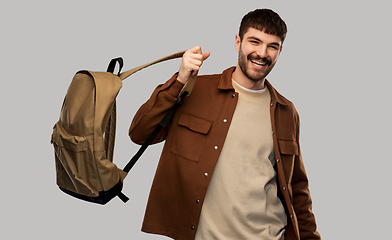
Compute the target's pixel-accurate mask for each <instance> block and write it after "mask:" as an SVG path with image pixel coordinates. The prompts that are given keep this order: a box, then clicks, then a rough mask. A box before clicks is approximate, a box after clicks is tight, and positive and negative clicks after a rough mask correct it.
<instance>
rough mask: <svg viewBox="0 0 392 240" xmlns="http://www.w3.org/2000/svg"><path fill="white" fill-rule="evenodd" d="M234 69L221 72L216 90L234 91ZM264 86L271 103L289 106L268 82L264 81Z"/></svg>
mask: <svg viewBox="0 0 392 240" xmlns="http://www.w3.org/2000/svg"><path fill="white" fill-rule="evenodd" d="M234 70H235V67H230V68H228V69H226V70H225V71H223V72H222V76H221V79H220V81H219V85H218V88H219V89H221V90H234V87H233V85H232V84H231V79H232V75H233V72H234ZM265 85H266V86H267V88H268V90H269V91H270V94H271V102H278V103H279V104H281V105H284V106H287V105H289V103H290V102H289V101H288V100H287V99H286V98H285V97H283V96H282V95H281V94H280V93H279V92H278V91H276V89H275V88H274V87H273V86H272V85H271V83H270V82H269V81H268V80H265Z"/></svg>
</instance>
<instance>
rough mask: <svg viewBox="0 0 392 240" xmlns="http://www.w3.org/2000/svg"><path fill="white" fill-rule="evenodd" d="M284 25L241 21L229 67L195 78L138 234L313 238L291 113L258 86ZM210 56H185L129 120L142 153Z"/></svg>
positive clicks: (261, 17)
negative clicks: (232, 64)
mask: <svg viewBox="0 0 392 240" xmlns="http://www.w3.org/2000/svg"><path fill="white" fill-rule="evenodd" d="M286 32H287V29H286V24H285V23H284V21H283V20H282V19H281V18H280V17H279V15H278V14H276V13H275V12H273V11H272V10H268V9H261V10H260V9H259V10H255V11H252V12H250V13H248V14H247V15H245V16H244V18H243V19H242V22H241V26H240V31H239V34H238V35H237V36H236V38H235V47H236V50H237V51H238V63H237V66H236V67H231V68H229V69H227V70H225V71H224V72H223V73H222V74H217V75H208V76H199V77H198V78H197V81H196V83H195V85H194V88H193V91H192V93H191V95H190V96H189V97H186V98H185V100H184V104H183V105H182V106H180V107H178V108H177V110H176V112H175V114H174V116H173V119H172V121H171V124H170V125H169V126H168V127H167V128H166V129H164V130H162V131H161V132H160V134H159V135H158V136H157V138H156V139H155V142H160V141H164V140H166V142H165V146H164V148H163V150H162V155H161V158H160V161H159V164H158V167H157V171H156V175H155V179H154V182H153V185H152V188H151V192H150V197H149V201H148V205H147V209H146V214H145V219H144V222H143V227H142V231H144V232H148V233H155V234H162V235H166V236H168V237H171V238H173V239H177V240H185V239H186V240H188V239H197V240H199V239H200V240H201V239H202V240H210V239H224V240H227V239H236V240H239V239H241V240H242V239H263V240H267V239H268V240H282V239H286V240H294V239H297V240H299V239H320V235H319V234H318V232H317V230H316V222H315V218H314V215H313V213H312V201H311V197H310V193H309V189H308V179H307V176H306V172H305V168H304V165H303V161H302V158H301V151H300V147H299V117H298V113H297V112H296V110H295V108H294V106H293V104H292V103H291V102H290V101H288V100H287V99H286V98H284V97H283V96H282V95H280V94H279V93H278V92H277V91H276V90H275V89H274V88H273V87H272V86H271V84H270V83H269V82H268V81H267V80H266V79H265V78H266V76H267V75H268V73H269V72H270V71H271V70H272V68H273V67H274V65H275V63H276V62H277V60H278V58H279V54H280V52H281V51H282V44H283V41H284V39H285V36H286ZM209 55H210V53H209V52H204V53H203V52H202V51H201V48H200V47H198V46H197V47H194V48H192V49H190V50H188V51H187V52H186V53H185V54H184V56H183V59H182V63H181V66H180V70H179V72H178V73H176V74H175V75H174V76H173V77H172V78H171V79H170V80H168V81H167V82H166V83H165V84H162V85H159V86H158V87H157V88H156V89H155V91H154V92H153V94H152V96H151V97H150V99H149V100H148V101H147V102H146V103H145V104H143V106H142V107H141V108H140V109H139V111H138V112H137V114H136V115H135V117H134V119H133V121H132V124H131V127H130V131H129V134H130V137H131V139H132V140H133V141H134V142H136V143H138V144H142V143H143V142H144V141H145V140H146V138H147V137H148V136H149V134H150V133H151V132H152V131H153V129H154V128H155V126H156V125H157V124H158V123H159V121H160V120H161V119H162V117H163V116H164V115H165V113H166V112H167V110H168V109H169V108H170V107H171V106H172V105H173V104H174V103H175V102H176V99H177V97H178V94H179V92H180V91H181V89H182V88H183V86H184V84H185V83H186V82H187V80H188V78H189V77H190V76H191V75H195V74H197V71H198V70H199V68H200V66H201V65H202V63H203V61H204V60H206V59H207V58H208V57H209Z"/></svg>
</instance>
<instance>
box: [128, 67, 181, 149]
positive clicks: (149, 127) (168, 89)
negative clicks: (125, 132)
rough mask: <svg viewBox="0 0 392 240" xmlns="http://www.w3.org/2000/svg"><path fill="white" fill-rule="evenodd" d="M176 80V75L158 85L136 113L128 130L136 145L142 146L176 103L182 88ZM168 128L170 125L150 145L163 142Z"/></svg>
mask: <svg viewBox="0 0 392 240" xmlns="http://www.w3.org/2000/svg"><path fill="white" fill-rule="evenodd" d="M176 78H177V74H175V75H173V77H172V78H171V79H169V80H168V81H167V82H166V83H164V84H161V85H159V86H158V87H157V88H156V89H155V90H154V92H153V93H152V95H151V97H150V98H149V99H148V100H147V102H145V103H144V104H143V105H142V106H141V107H140V108H139V110H138V111H137V112H136V114H135V116H134V118H133V120H132V123H131V126H130V128H129V136H130V138H131V140H132V141H133V142H135V143H136V144H143V143H144V142H145V141H146V140H147V138H148V136H149V135H150V134H151V133H152V132H153V131H154V129H155V127H156V126H157V125H158V124H159V122H160V121H161V120H162V118H163V117H164V116H165V114H166V113H167V111H168V110H169V109H170V108H171V107H172V106H173V105H174V104H175V103H176V101H177V98H178V94H179V93H180V91H181V89H182V88H183V86H184V84H182V83H181V82H179V81H177V80H176ZM169 126H170V123H169V124H168V126H167V127H166V128H165V129H162V130H161V131H160V132H159V133H158V135H157V136H156V137H155V139H154V141H153V142H152V144H154V143H158V142H161V141H163V140H165V138H166V133H167V129H168V128H169Z"/></svg>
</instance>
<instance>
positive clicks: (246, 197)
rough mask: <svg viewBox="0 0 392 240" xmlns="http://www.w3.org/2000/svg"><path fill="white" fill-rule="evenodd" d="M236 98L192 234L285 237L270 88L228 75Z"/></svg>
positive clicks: (207, 239) (199, 238) (199, 239)
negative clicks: (254, 87)
mask: <svg viewBox="0 0 392 240" xmlns="http://www.w3.org/2000/svg"><path fill="white" fill-rule="evenodd" d="M233 86H234V88H235V90H236V92H238V93H239V99H238V104H237V107H236V109H235V112H234V115H233V119H232V123H231V125H230V129H229V132H228V134H227V137H226V140H225V144H224V146H223V149H222V152H221V155H220V157H219V160H218V163H217V164H216V167H215V169H214V173H213V175H212V177H211V182H210V184H209V186H208V189H207V194H206V197H205V200H204V203H203V207H202V211H201V216H200V222H199V226H198V229H197V233H196V238H195V239H196V240H213V239H225V240H229V239H233V240H234V239H236V240H238V239H263V240H282V239H284V228H285V226H286V224H287V216H286V214H285V211H284V208H283V205H282V203H281V201H280V199H279V198H278V196H277V183H276V172H275V170H274V164H275V156H274V149H273V140H272V128H271V120H270V93H269V91H268V89H267V88H265V89H264V90H263V91H250V90H247V89H245V88H243V87H241V86H239V85H238V84H237V83H236V82H234V81H233Z"/></svg>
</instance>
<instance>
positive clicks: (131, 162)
mask: <svg viewBox="0 0 392 240" xmlns="http://www.w3.org/2000/svg"><path fill="white" fill-rule="evenodd" d="M186 95H188V92H187V91H185V92H183V93H182V94H181V96H180V97H179V98H178V100H177V102H176V103H175V104H174V105H173V106H172V107H171V108H170V109H169V111H168V112H167V113H166V115H165V116H164V117H163V119H162V120H161V122H160V123H159V124H158V126H156V128H155V129H154V131H153V132H152V133H151V134H150V136H149V137H148V138H147V140H146V141H145V142H144V143H143V145H142V146H141V147H140V148H139V151H137V153H136V154H135V155H134V156H133V157H132V158H131V160H129V162H128V164H127V165H126V166H125V168H124V169H123V171H124V172H127V173H128V172H129V171H130V170H131V168H132V167H133V165H135V163H136V162H137V160H139V158H140V157H141V156H142V154H143V153H144V151H145V150H146V149H147V147H148V145H150V144H151V142H152V141H153V140H154V138H155V136H156V135H157V134H158V133H159V131H160V130H161V129H162V128H165V127H166V126H167V124H168V123H169V121H170V119H171V118H172V116H173V114H174V112H175V111H176V108H177V107H178V106H181V105H182V104H183V103H184V98H185V97H186Z"/></svg>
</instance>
